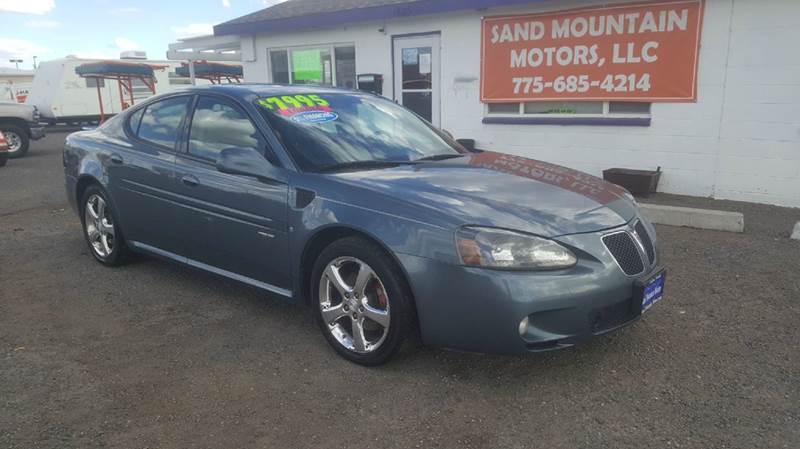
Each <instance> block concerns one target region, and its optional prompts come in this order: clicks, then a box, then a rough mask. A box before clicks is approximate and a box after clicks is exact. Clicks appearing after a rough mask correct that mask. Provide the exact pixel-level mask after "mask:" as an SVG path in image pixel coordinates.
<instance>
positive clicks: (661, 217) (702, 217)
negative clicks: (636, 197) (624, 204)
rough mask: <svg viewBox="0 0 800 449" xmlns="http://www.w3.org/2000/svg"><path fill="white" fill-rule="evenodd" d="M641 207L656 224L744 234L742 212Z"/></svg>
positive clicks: (645, 205) (651, 205) (658, 206)
mask: <svg viewBox="0 0 800 449" xmlns="http://www.w3.org/2000/svg"><path fill="white" fill-rule="evenodd" d="M639 206H640V207H641V209H642V212H644V215H645V216H646V217H647V218H649V219H650V221H652V222H653V223H656V224H662V225H668V226H684V227H688V228H698V229H712V230H715V231H727V232H744V215H743V214H742V213H740V212H726V211H721V210H710V209H693V208H689V207H675V206H661V205H658V204H645V203H639Z"/></svg>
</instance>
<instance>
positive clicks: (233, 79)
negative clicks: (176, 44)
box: [175, 61, 244, 84]
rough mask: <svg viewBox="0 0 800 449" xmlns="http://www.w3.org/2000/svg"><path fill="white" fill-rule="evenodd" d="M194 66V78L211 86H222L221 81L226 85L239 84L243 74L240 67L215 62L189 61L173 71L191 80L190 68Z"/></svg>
mask: <svg viewBox="0 0 800 449" xmlns="http://www.w3.org/2000/svg"><path fill="white" fill-rule="evenodd" d="M189 64H193V65H194V77H195V78H199V79H204V80H207V81H210V82H211V84H222V81H223V80H226V81H227V82H228V83H237V84H238V83H241V82H242V77H243V76H244V72H243V70H242V66H240V65H228V64H220V63H217V62H208V61H189V63H188V64H187V63H183V64H182V65H181V67H178V68H177V69H175V73H176V74H177V75H179V76H183V77H186V78H191V76H192V67H190V66H189Z"/></svg>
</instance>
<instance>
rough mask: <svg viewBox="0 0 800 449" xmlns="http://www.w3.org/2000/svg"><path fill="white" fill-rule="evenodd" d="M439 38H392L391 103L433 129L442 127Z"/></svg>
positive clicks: (436, 36) (435, 36) (435, 35)
mask: <svg viewBox="0 0 800 449" xmlns="http://www.w3.org/2000/svg"><path fill="white" fill-rule="evenodd" d="M439 55H440V47H439V35H438V34H432V35H428V36H413V37H396V38H394V99H395V101H397V102H398V103H400V104H402V105H403V106H405V107H407V108H409V109H411V110H412V111H414V112H416V113H417V114H419V115H420V116H421V117H423V118H424V119H426V120H428V121H430V122H431V123H432V124H433V125H434V126H437V127H438V126H440V123H441V117H440V115H441V109H440V103H441V97H440V84H441V82H440V75H439V67H440V59H439Z"/></svg>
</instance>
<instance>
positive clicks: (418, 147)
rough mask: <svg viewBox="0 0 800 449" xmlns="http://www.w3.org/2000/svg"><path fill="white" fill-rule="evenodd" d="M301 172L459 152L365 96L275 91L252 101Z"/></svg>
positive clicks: (409, 116)
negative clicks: (290, 93) (297, 93)
mask: <svg viewBox="0 0 800 449" xmlns="http://www.w3.org/2000/svg"><path fill="white" fill-rule="evenodd" d="M257 105H258V108H259V110H260V111H261V113H262V115H263V116H264V118H265V119H266V120H267V121H268V122H269V124H270V126H271V127H272V129H273V130H274V131H275V133H276V135H277V136H278V138H279V139H280V140H281V141H282V143H283V144H284V146H285V147H286V149H287V150H288V151H289V152H290V153H291V155H292V158H293V159H294V160H295V162H296V163H297V164H298V165H299V166H300V168H301V169H303V170H305V171H321V170H327V169H330V168H335V167H337V166H342V165H346V164H354V163H362V162H391V163H403V162H413V161H416V160H419V159H424V158H429V157H450V156H458V155H459V154H461V152H462V151H463V149H462V148H460V147H459V146H458V144H457V143H455V142H452V141H450V140H448V138H447V137H445V136H444V135H443V134H441V133H439V132H437V131H435V130H434V129H433V128H432V127H431V126H430V125H429V124H428V123H427V122H425V121H424V120H422V119H420V118H419V117H417V116H416V115H414V114H413V113H411V112H409V111H408V110H406V109H405V108H403V107H402V106H399V105H397V104H395V103H393V102H392V101H389V100H386V99H383V98H379V97H374V96H372V95H366V94H363V95H362V94H356V93H321V94H308V95H288V94H287V95H277V96H272V97H266V98H261V99H259V100H258V101H257Z"/></svg>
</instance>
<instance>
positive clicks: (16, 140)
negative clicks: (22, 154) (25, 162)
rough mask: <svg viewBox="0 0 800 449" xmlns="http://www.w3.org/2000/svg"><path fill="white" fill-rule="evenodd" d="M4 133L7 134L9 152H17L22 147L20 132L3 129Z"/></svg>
mask: <svg viewBox="0 0 800 449" xmlns="http://www.w3.org/2000/svg"><path fill="white" fill-rule="evenodd" d="M3 135H4V136H6V141H7V142H8V152H9V154H11V153H16V152H17V151H19V150H20V149H22V137H20V136H19V134H17V133H15V132H11V131H3Z"/></svg>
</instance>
